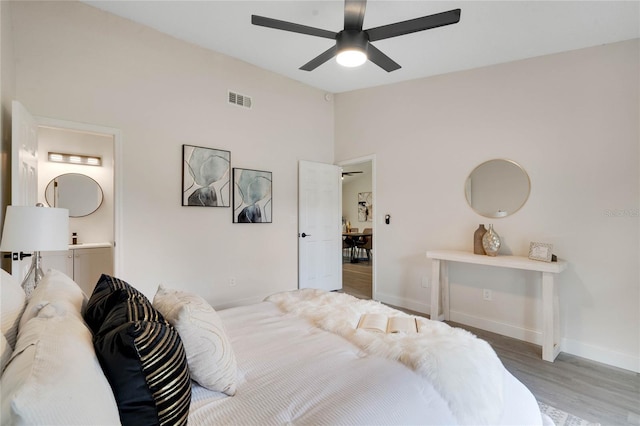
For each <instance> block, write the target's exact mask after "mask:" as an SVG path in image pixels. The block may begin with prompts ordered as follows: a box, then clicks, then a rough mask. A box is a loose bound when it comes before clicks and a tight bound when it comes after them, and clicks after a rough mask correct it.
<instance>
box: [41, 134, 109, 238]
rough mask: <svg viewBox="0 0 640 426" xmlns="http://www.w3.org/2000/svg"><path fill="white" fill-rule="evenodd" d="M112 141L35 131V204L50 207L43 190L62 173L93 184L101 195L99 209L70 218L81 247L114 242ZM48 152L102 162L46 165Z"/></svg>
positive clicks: (106, 137)
mask: <svg viewBox="0 0 640 426" xmlns="http://www.w3.org/2000/svg"><path fill="white" fill-rule="evenodd" d="M113 143H114V142H113V138H112V137H110V136H104V135H97V134H92V133H85V132H75V131H68V130H62V129H52V128H47V127H40V128H39V131H38V201H39V202H41V203H43V204H45V205H49V203H48V202H47V200H46V199H45V190H46V188H47V185H48V184H49V182H51V180H52V179H55V178H56V177H58V176H59V175H62V174H65V173H79V174H82V175H85V176H88V177H90V178H91V179H93V180H95V181H96V182H97V183H98V185H100V188H101V189H102V193H103V200H102V204H101V205H100V207H99V208H98V209H97V210H96V211H95V212H93V213H91V214H90V215H87V216H83V217H70V218H69V243H71V233H73V232H76V233H77V234H78V241H79V242H80V243H106V242H109V243H113V241H114V228H113V226H114V195H115V194H114V180H113V173H114V170H113V153H114V151H113V149H114V145H113ZM49 152H60V153H68V154H81V155H90V156H98V157H101V158H102V166H99V167H98V166H87V165H81V164H66V163H54V162H50V161H47V158H48V154H49Z"/></svg>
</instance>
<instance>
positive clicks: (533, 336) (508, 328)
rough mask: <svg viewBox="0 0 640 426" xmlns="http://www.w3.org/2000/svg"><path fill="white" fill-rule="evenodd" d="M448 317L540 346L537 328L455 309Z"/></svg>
mask: <svg viewBox="0 0 640 426" xmlns="http://www.w3.org/2000/svg"><path fill="white" fill-rule="evenodd" d="M449 319H450V320H451V321H453V322H458V323H460V324H464V325H468V326H470V327H475V328H479V329H482V330H486V331H491V332H492V333H497V334H500V335H502V336H507V337H513V338H514V339H518V340H524V341H525V342H529V343H533V344H536V345H539V346H542V332H541V331H538V330H531V329H528V328H522V327H519V326H517V325H514V324H507V323H503V322H499V321H495V320H491V319H487V318H482V317H476V316H473V315H468V314H465V313H463V312H457V311H450V312H449Z"/></svg>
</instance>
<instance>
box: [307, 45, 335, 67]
mask: <svg viewBox="0 0 640 426" xmlns="http://www.w3.org/2000/svg"><path fill="white" fill-rule="evenodd" d="M336 53H338V47H337V46H333V47H332V48H330V49H328V50H325V51H324V52H322V53H321V54H319V55H318V56H316V57H315V58H313V59H312V60H310V61H309V62H307V63H306V64H304V65H303V66H301V67H300V69H301V70H303V71H313V70H315V69H316V68H318V67H319V66H320V65H322V64H324V63H325V62H327V61H328V60H329V59H331V58H333V57H334V56H336Z"/></svg>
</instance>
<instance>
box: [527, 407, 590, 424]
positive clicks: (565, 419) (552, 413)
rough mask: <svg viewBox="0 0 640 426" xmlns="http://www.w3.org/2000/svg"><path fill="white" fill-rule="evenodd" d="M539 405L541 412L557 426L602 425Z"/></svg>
mask: <svg viewBox="0 0 640 426" xmlns="http://www.w3.org/2000/svg"><path fill="white" fill-rule="evenodd" d="M538 405H539V406H540V411H542V413H544V414H546V415H547V416H549V417H550V418H551V420H552V421H553V423H554V424H555V425H556V426H600V423H591V422H589V421H587V420H585V419H581V418H580V417H578V416H574V415H573V414H569V413H567V412H566V411H562V410H559V409H557V408H555V407H552V406H550V405H547V404H544V403H542V402H540V401H538Z"/></svg>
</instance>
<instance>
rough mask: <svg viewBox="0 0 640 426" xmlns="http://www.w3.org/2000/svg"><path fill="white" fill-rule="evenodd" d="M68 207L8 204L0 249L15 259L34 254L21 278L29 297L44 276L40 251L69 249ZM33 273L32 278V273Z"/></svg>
mask: <svg viewBox="0 0 640 426" xmlns="http://www.w3.org/2000/svg"><path fill="white" fill-rule="evenodd" d="M68 235H69V210H67V209H58V208H49V207H44V206H42V204H39V205H38V206H7V211H6V215H5V218H4V228H3V230H2V241H1V242H0V251H3V252H12V253H14V254H13V259H14V260H18V257H19V260H22V259H23V258H25V257H29V256H33V261H32V262H31V267H30V268H29V271H28V272H27V274H26V276H25V277H24V280H23V281H22V288H23V289H24V291H25V293H26V294H27V296H30V295H31V292H32V291H33V289H35V288H36V286H37V285H38V281H40V279H41V278H42V277H43V275H44V274H43V272H42V269H41V268H40V252H41V251H63V250H68V249H69V242H68ZM32 275H33V279H32V278H31V276H32Z"/></svg>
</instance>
